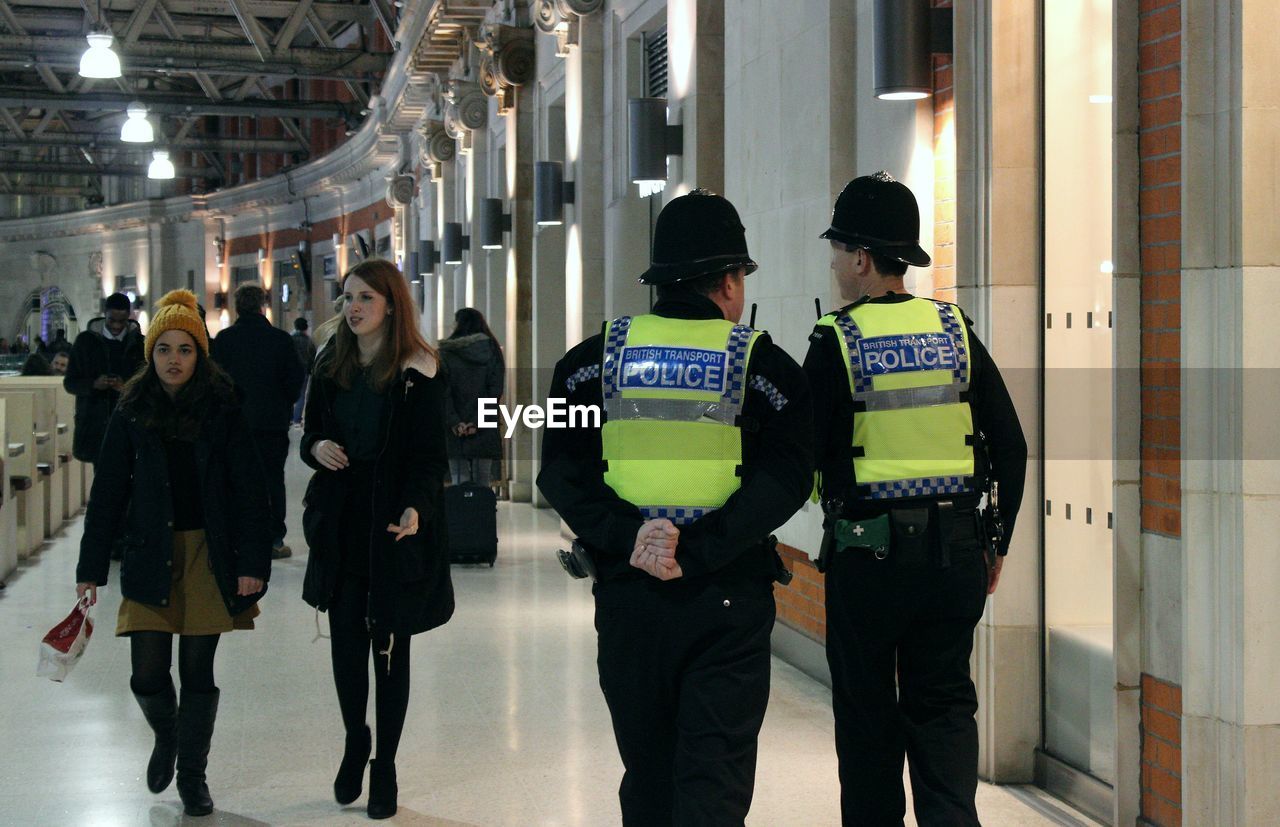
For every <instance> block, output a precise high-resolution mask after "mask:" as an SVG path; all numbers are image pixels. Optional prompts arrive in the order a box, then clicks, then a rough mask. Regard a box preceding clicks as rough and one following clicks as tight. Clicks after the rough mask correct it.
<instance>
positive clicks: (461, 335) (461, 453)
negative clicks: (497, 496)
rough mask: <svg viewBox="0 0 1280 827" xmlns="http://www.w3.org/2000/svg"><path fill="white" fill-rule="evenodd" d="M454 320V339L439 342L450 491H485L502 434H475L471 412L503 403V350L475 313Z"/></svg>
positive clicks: (489, 431)
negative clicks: (461, 487)
mask: <svg viewBox="0 0 1280 827" xmlns="http://www.w3.org/2000/svg"><path fill="white" fill-rule="evenodd" d="M453 320H454V328H453V333H452V334H450V336H449V338H447V339H445V340H444V341H442V342H440V358H441V360H443V362H444V368H445V370H444V377H445V380H446V382H447V386H448V390H447V392H446V393H445V422H446V423H447V424H448V426H449V472H450V475H451V476H452V478H453V483H454V484H455V485H457V484H459V483H463V482H474V483H476V484H477V485H488V484H489V481H490V478H491V476H492V473H491V469H492V467H493V462H494V460H498V459H501V458H502V434H501V433H500V432H499V430H498V429H497V428H484V429H479V428H477V427H476V420H477V418H478V417H477V415H476V410H477V407H478V405H479V400H480V399H482V398H488V399H496V400H499V401H501V400H502V391H503V388H504V386H505V384H506V368H505V365H504V362H503V358H502V347H501V345H499V344H498V340H497V339H496V338H495V337H494V335H493V332H492V331H491V330H489V325H488V323H487V322H485V318H484V314H482V313H481V312H480V311H479V310H476V309H475V308H473V307H464V308H462V309H460V310H458V312H456V313H454V314H453Z"/></svg>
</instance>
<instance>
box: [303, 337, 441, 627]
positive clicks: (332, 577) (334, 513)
mask: <svg viewBox="0 0 1280 827" xmlns="http://www.w3.org/2000/svg"><path fill="white" fill-rule="evenodd" d="M331 354H332V350H331V349H330V350H327V351H325V352H323V353H321V355H320V360H319V362H318V363H317V365H316V370H315V372H314V373H313V374H312V375H311V387H310V390H309V391H308V393H307V406H306V414H305V417H304V420H303V421H304V422H305V426H304V427H305V431H304V433H303V436H302V444H301V446H300V451H301V454H302V460H303V462H305V463H306V464H307V465H309V466H311V467H312V468H314V469H315V474H313V475H312V477H311V482H310V483H309V484H308V485H307V493H306V496H305V498H304V499H303V514H302V527H303V533H304V534H305V536H306V539H307V546H308V547H309V549H310V552H309V557H308V559H307V572H306V575H305V579H304V581H303V586H302V599H303V600H304V601H306V602H307V603H308V604H309V605H311V606H314V607H315V608H317V609H319V610H321V611H327V610H328V608H329V605H330V603H331V602H332V600H333V595H334V591H335V589H336V587H337V584H338V578H339V577H342V571H341V561H342V549H341V548H340V547H339V545H338V544H339V543H340V542H341V541H342V537H343V532H342V528H341V525H340V522H339V521H340V520H341V519H342V512H343V506H344V503H345V500H346V497H347V489H348V485H347V477H346V472H345V471H330V470H328V469H326V468H325V467H324V466H322V465H321V464H320V463H319V462H318V461H317V460H316V458H315V457H314V456H312V454H311V449H312V448H313V447H314V446H315V444H316V443H318V442H320V441H321V440H324V439H330V440H334V441H338V440H337V435H338V434H339V433H341V430H340V428H339V426H338V423H337V420H336V418H335V415H334V407H333V405H334V400H335V398H336V397H337V394H338V391H339V388H338V385H337V383H336V382H334V381H333V379H332V378H330V377H329V376H328V375H326V372H325V364H326V360H327V358H328V357H329V356H331ZM437 370H438V368H437ZM443 384H444V381H443V379H442V378H441V377H440V376H439V374H438V373H437V375H436V376H433V377H427V376H425V375H424V374H423V373H422V372H420V371H418V370H416V369H414V368H412V367H410V368H406V369H405V370H403V371H402V372H401V374H400V376H399V377H398V378H397V379H396V381H395V382H393V383H392V384H391V386H390V387H388V388H387V391H386V400H387V404H385V405H383V406H382V422H381V423H380V424H379V431H378V433H379V437H378V441H379V444H380V445H381V448H380V449H379V451H378V456H377V459H376V460H375V465H374V497H373V501H372V502H370V503H369V508H370V509H371V510H372V518H371V525H372V526H373V530H372V532H371V535H372V536H371V537H370V538H369V601H368V616H367V620H368V623H369V629H370V631H371V632H372V633H374V634H375V635H387V634H397V635H412V634H417V633H418V632H425V631H427V630H428V629H433V628H435V627H437V626H441V625H443V624H444V623H446V622H447V621H448V620H449V618H450V617H452V616H453V607H454V603H453V581H452V579H451V578H450V574H449V535H448V531H447V529H446V526H445V517H444V497H443V496H442V494H443V489H444V477H445V474H446V473H448V469H449V460H448V457H447V455H446V453H445V441H444V435H445V424H444V389H443V387H442V386H443ZM410 506H412V507H413V508H414V509H416V510H417V512H418V533H417V534H414V535H411V536H408V537H405V538H404V539H402V540H399V541H396V539H395V535H393V534H391V533H389V532H388V531H387V530H386V527H387V525H388V524H390V523H398V522H400V515H401V514H402V513H404V510H405V509H406V508H408V507H410Z"/></svg>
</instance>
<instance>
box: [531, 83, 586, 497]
mask: <svg viewBox="0 0 1280 827" xmlns="http://www.w3.org/2000/svg"><path fill="white" fill-rule="evenodd" d="M565 92H566V96H567V95H568V94H570V92H569V90H568V88H566V90H565ZM565 114H566V113H565V106H564V100H563V99H559V100H556V101H553V102H547V101H544V102H543V103H542V105H541V106H539V107H538V116H539V118H540V119H541V123H540V124H539V125H538V141H537V146H538V147H539V149H538V151H537V153H536V156H537V157H538V158H539V160H541V159H546V160H555V161H561V162H563V161H564V159H565V143H566V141H565ZM566 178H567V176H566ZM580 212H581V210H580V208H579V207H578V206H577V205H571V204H566V205H565V210H564V224H561V225H552V226H537V227H534V245H533V397H532V398H533V401H534V402H535V403H536V404H539V405H545V404H546V401H547V390H548V388H549V387H550V384H551V375H552V372H553V370H554V369H555V366H556V362H558V361H559V360H560V357H562V356H564V352H565V340H566V324H567V313H566V309H567V302H566V299H565V287H566V273H565V266H566V263H567V254H566V245H565V242H566V236H567V235H568V232H569V230H570V229H571V228H573V222H575V221H577V216H578V214H579V213H580ZM532 443H533V444H532V446H531V447H532V449H533V455H532V458H531V468H532V472H533V473H532V478H533V479H536V478H537V475H538V466H539V457H540V455H541V451H542V431H541V430H537V431H533V432H532ZM533 504H534V505H535V506H536V507H538V508H546V507H548V506H549V503H548V502H547V501H546V500H545V499H544V498H543V497H542V495H541V493H540V492H539V491H537V489H536V488H535V489H534V491H533Z"/></svg>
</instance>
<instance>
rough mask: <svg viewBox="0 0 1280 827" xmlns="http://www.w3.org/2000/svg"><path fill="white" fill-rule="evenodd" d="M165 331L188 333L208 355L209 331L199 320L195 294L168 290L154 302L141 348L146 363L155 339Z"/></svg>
mask: <svg viewBox="0 0 1280 827" xmlns="http://www.w3.org/2000/svg"><path fill="white" fill-rule="evenodd" d="M167 330H181V331H183V332H184V333H190V334H191V338H192V339H195V340H196V344H197V345H199V346H200V349H201V350H203V351H204V355H205V356H208V355H209V331H208V330H206V329H205V326H204V320H203V319H201V318H200V310H199V304H198V303H197V301H196V294H195V293H192V292H191V291H190V290H170V291H169V292H168V293H165V294H164V296H162V297H161V299H160V301H158V302H156V314H155V315H154V316H152V317H151V324H149V325H147V340H146V343H145V345H144V346H143V347H144V350H145V352H146V357H147V361H148V362H150V361H151V348H153V347H155V346H156V339H159V338H160V336H161V335H163V334H164V332H165V331H167Z"/></svg>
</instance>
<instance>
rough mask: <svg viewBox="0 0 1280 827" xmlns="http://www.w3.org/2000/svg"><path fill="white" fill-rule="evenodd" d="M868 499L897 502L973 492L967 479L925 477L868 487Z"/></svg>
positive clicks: (886, 481)
mask: <svg viewBox="0 0 1280 827" xmlns="http://www.w3.org/2000/svg"><path fill="white" fill-rule="evenodd" d="M866 488H867V490H868V494H867V496H868V498H870V499H873V500H897V499H903V498H905V497H934V496H939V495H941V494H963V493H966V492H968V491H971V490H972V489H970V488H969V487H968V486H966V485H965V477H923V478H921V479H913V480H885V481H884V482H873V483H870V484H868V485H867V486H866Z"/></svg>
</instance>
